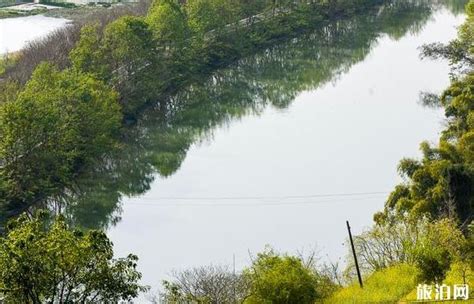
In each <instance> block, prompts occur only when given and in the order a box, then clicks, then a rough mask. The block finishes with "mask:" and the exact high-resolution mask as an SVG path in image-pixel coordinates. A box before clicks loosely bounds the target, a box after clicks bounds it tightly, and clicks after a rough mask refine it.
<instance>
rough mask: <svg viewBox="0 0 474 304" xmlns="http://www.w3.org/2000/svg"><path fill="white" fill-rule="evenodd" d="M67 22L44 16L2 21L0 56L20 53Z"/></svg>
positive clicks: (0, 27) (0, 21)
mask: <svg viewBox="0 0 474 304" xmlns="http://www.w3.org/2000/svg"><path fill="white" fill-rule="evenodd" d="M67 22H68V20H67V19H62V18H51V17H45V16H42V15H36V16H27V17H18V18H7V19H0V55H1V54H4V53H9V52H16V51H19V50H20V49H21V48H23V47H24V46H25V44H27V43H28V42H31V41H34V40H36V39H41V38H42V37H44V36H45V35H47V34H48V33H50V32H52V31H54V30H56V29H59V28H61V27H63V26H65V25H66V24H67Z"/></svg>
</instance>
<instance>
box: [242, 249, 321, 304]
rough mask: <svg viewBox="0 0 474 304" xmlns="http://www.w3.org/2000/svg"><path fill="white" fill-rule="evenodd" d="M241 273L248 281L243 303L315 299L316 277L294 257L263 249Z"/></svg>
mask: <svg viewBox="0 0 474 304" xmlns="http://www.w3.org/2000/svg"><path fill="white" fill-rule="evenodd" d="M243 275H244V277H245V278H246V280H247V281H248V282H250V296H249V298H247V299H246V301H245V303H247V304H270V303H271V304H287V303H299V304H305V303H308V304H309V303H314V301H315V300H316V299H317V298H318V294H317V289H316V286H317V283H318V278H317V276H316V275H315V274H314V273H313V272H312V271H311V270H309V269H308V268H306V267H305V266H304V265H303V263H302V261H301V260H300V259H299V258H296V257H292V256H280V255H277V254H276V253H274V252H273V251H272V250H267V251H265V252H263V253H259V254H258V256H257V259H256V260H255V261H254V262H253V264H252V266H251V267H250V268H248V269H246V270H244V274H243Z"/></svg>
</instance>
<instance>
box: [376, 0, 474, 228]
mask: <svg viewBox="0 0 474 304" xmlns="http://www.w3.org/2000/svg"><path fill="white" fill-rule="evenodd" d="M466 10H467V14H468V18H467V20H466V22H465V23H464V25H462V26H461V27H460V30H459V34H458V39H456V40H454V41H452V42H451V43H450V44H449V45H448V46H443V47H442V48H432V46H426V47H425V48H424V54H425V55H426V56H428V55H429V56H431V57H445V58H448V59H449V60H450V62H451V63H452V64H453V65H458V66H457V67H456V66H454V68H455V69H458V68H459V67H461V68H462V69H461V70H459V69H458V72H459V71H461V73H459V74H458V75H457V77H456V78H454V79H453V81H452V83H451V85H450V87H449V88H448V89H446V90H445V91H444V92H443V94H442V95H441V97H440V99H439V100H440V103H441V105H442V106H443V107H444V109H445V115H446V118H447V128H446V129H445V130H444V131H443V133H442V136H441V138H440V140H439V143H438V145H436V146H431V145H430V144H428V143H426V142H425V143H422V144H421V151H422V152H423V158H422V159H421V160H413V159H404V160H402V161H401V162H400V165H399V172H400V174H401V175H402V176H403V177H404V178H405V181H406V182H405V183H404V184H401V185H399V186H397V187H396V188H395V190H394V191H393V192H392V194H391V195H390V197H389V198H388V200H387V202H386V207H385V211H384V213H383V214H382V213H380V214H377V215H376V216H375V218H376V221H377V222H382V221H387V220H388V221H393V218H394V217H397V216H402V217H403V216H404V215H406V214H410V216H413V217H417V216H420V215H426V214H428V215H429V216H431V217H433V218H441V217H444V216H448V217H454V216H456V217H458V218H459V219H460V220H461V223H463V224H464V225H465V224H466V223H468V222H469V221H470V220H472V214H473V210H474V188H473V187H472V185H473V184H474V145H473V142H474V140H473V139H474V72H473V70H472V68H473V65H472V63H473V62H472V56H473V54H474V53H473V52H474V49H473V48H472V45H473V41H474V31H473V29H472V28H473V24H474V19H473V18H474V1H472V0H471V1H470V2H469V4H468V5H467V7H466ZM448 49H450V51H448Z"/></svg>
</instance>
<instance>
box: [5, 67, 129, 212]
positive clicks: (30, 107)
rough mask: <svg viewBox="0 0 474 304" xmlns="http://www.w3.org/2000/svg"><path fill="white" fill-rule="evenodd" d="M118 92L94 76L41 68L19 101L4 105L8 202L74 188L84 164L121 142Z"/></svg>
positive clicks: (21, 94)
mask: <svg viewBox="0 0 474 304" xmlns="http://www.w3.org/2000/svg"><path fill="white" fill-rule="evenodd" d="M119 126H120V107H119V105H118V103H117V94H116V93H115V92H114V91H113V90H111V89H109V88H108V87H106V86H105V85H104V84H103V83H101V82H100V81H97V80H95V79H94V78H93V77H91V76H90V75H86V74H82V73H80V72H76V71H73V70H64V71H58V70H57V69H56V68H55V67H53V66H52V65H50V64H42V65H40V66H38V68H37V69H36V71H35V73H34V74H33V76H32V78H31V80H30V81H29V82H28V83H27V85H26V86H25V88H24V89H23V91H22V92H20V93H19V94H18V97H17V98H16V99H15V100H11V101H9V102H6V103H4V104H2V105H1V106H0V134H1V136H0V159H2V160H3V164H2V167H0V179H2V180H4V182H5V184H6V185H7V188H6V189H3V190H4V191H5V192H6V193H5V196H3V199H9V198H10V199H14V200H15V201H17V202H20V203H21V202H25V201H30V200H34V199H36V198H38V196H39V195H41V194H45V193H53V192H54V191H56V190H58V189H59V188H60V187H61V186H62V185H64V184H68V183H69V182H70V180H71V178H72V177H73V174H74V172H75V171H76V170H77V168H78V167H79V166H81V165H82V164H84V163H88V162H89V161H90V160H91V159H94V158H97V157H98V156H100V155H101V154H103V153H104V151H107V150H109V149H111V148H112V147H113V145H114V144H115V140H114V136H115V135H116V132H117V131H118V128H119Z"/></svg>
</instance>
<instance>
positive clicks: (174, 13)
mask: <svg viewBox="0 0 474 304" xmlns="http://www.w3.org/2000/svg"><path fill="white" fill-rule="evenodd" d="M145 20H146V22H147V23H148V24H149V27H150V30H151V31H152V33H153V36H154V37H155V39H156V40H158V41H159V42H161V43H165V44H180V43H182V42H183V41H184V39H186V38H187V37H188V26H187V20H186V16H185V13H184V12H183V11H182V7H181V6H180V5H179V4H177V3H176V2H174V1H172V0H155V1H153V3H152V5H151V7H150V9H149V11H148V14H147V16H146V19H145Z"/></svg>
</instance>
